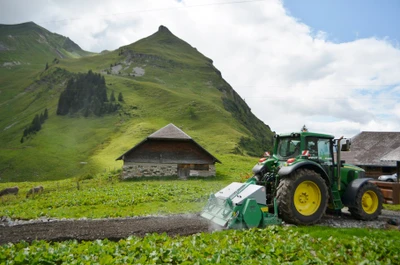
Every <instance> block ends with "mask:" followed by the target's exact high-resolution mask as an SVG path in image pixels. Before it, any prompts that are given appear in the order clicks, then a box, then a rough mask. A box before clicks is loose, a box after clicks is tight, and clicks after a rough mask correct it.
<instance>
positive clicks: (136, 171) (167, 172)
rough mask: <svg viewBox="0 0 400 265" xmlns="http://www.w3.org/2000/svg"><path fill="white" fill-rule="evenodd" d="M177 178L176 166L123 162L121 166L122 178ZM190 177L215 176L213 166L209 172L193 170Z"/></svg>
mask: <svg viewBox="0 0 400 265" xmlns="http://www.w3.org/2000/svg"><path fill="white" fill-rule="evenodd" d="M162 176H178V165H177V164H152V163H133V162H125V163H124V166H123V172H122V178H123V179H129V178H137V177H162ZM189 176H190V177H197V176H199V177H211V176H215V166H214V165H210V166H209V170H193V169H191V170H190V172H189Z"/></svg>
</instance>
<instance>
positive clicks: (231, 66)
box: [0, 0, 400, 137]
mask: <svg viewBox="0 0 400 265" xmlns="http://www.w3.org/2000/svg"><path fill="white" fill-rule="evenodd" d="M227 2H228V0H226V1H222V0H218V1H216V0H209V1H207V2H204V1H199V0H183V1H174V0H169V1H165V0H152V1H145V0H136V1H129V0H123V1H94V0H90V1H76V0H73V1H51V0H47V1H46V0H40V1H39V0H37V1H22V0H15V1H6V2H5V4H4V6H3V7H2V9H1V11H0V17H1V21H0V23H18V22H24V21H35V22H38V23H39V24H41V25H42V26H44V27H46V28H47V29H49V30H51V31H53V32H57V33H59V34H62V35H65V36H68V37H70V38H71V39H72V40H73V41H75V42H76V43H77V44H79V45H80V46H81V47H82V48H84V49H86V50H90V51H96V52H100V51H102V50H104V49H108V50H114V49H117V48H118V47H120V46H123V45H127V44H129V43H132V42H135V41H137V40H139V39H141V38H144V37H147V36H149V35H151V34H153V33H154V32H155V31H156V30H157V29H158V26H159V25H165V26H167V27H168V28H169V29H170V30H171V31H172V32H173V33H174V34H175V35H177V36H178V37H180V38H181V39H183V40H185V41H187V42H188V43H190V44H191V45H192V46H194V47H196V48H197V49H198V50H199V51H200V52H201V53H203V54H204V55H205V56H207V57H209V58H211V59H213V61H214V65H215V66H216V67H217V68H218V69H219V70H220V71H221V72H222V75H223V77H224V78H225V79H226V80H227V81H228V83H230V84H231V85H232V86H233V88H234V89H235V90H236V91H237V92H238V93H239V94H240V95H241V96H242V97H243V98H245V100H246V102H247V103H248V104H249V106H250V107H251V108H252V111H253V112H254V113H255V114H256V115H257V116H258V117H259V118H260V119H262V120H263V121H264V122H265V123H266V124H268V125H270V127H271V129H272V130H275V131H277V132H287V131H293V130H299V129H300V128H301V127H302V126H303V124H306V125H307V127H308V128H309V129H310V130H315V131H322V132H326V133H332V134H334V135H335V136H341V135H344V136H346V137H351V136H353V135H355V134H356V133H358V132H359V131H361V130H389V131H394V130H395V131H400V125H399V124H400V123H399V120H400V105H399V103H398V102H399V99H400V91H399V90H400V75H399V72H400V49H399V47H395V46H393V44H391V43H390V42H389V41H387V40H379V39H375V38H372V37H371V38H368V39H357V40H354V41H352V42H347V43H335V42H332V41H329V38H328V37H329V32H322V31H319V29H311V28H310V27H308V26H307V25H305V24H304V23H302V22H300V21H299V20H298V19H296V18H293V17H291V16H290V14H288V12H287V11H286V10H285V9H284V7H283V5H282V2H281V1H279V0H268V1H256V2H251V3H236V4H227ZM22 7H24V8H22ZM40 22H42V23H40Z"/></svg>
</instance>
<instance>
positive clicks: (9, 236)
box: [0, 210, 400, 245]
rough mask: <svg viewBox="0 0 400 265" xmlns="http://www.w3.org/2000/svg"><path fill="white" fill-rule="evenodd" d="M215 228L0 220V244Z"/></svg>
mask: <svg viewBox="0 0 400 265" xmlns="http://www.w3.org/2000/svg"><path fill="white" fill-rule="evenodd" d="M389 219H392V220H397V221H398V222H399V223H400V212H392V211H385V210H384V211H383V213H382V215H381V216H380V217H379V219H378V220H376V221H369V222H365V221H358V220H354V219H353V218H352V217H351V216H350V214H349V213H348V212H346V211H344V212H343V213H342V214H341V215H340V216H338V215H334V216H333V215H327V216H324V217H323V219H322V220H321V222H320V223H319V224H318V225H323V226H330V227H342V228H347V227H363V228H365V227H370V228H379V229H385V228H386V227H387V221H388V220H389ZM215 227H216V226H213V225H212V224H210V223H208V221H207V220H205V219H203V218H201V217H200V216H199V215H198V214H180V215H170V216H148V217H131V218H112V219H97V220H96V219H94V220H90V219H88V220H54V219H53V220H52V219H40V220H32V221H28V222H27V221H12V220H4V219H3V220H2V222H0V245H2V244H6V243H9V242H12V243H15V242H19V241H21V240H25V241H27V242H31V241H33V240H47V241H63V240H68V239H77V240H95V239H105V238H108V239H109V240H119V239H121V238H127V237H129V236H144V235H146V234H147V233H164V232H165V233H167V234H168V235H171V236H173V235H191V234H195V233H199V232H210V231H212V230H214V229H215Z"/></svg>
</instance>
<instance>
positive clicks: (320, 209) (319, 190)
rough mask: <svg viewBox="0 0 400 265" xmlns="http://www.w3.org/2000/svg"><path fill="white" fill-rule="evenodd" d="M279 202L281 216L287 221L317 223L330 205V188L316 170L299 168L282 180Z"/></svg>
mask: <svg viewBox="0 0 400 265" xmlns="http://www.w3.org/2000/svg"><path fill="white" fill-rule="evenodd" d="M277 202H278V208H279V216H280V217H281V218H282V219H283V220H284V221H285V222H287V223H292V224H298V225H311V224H315V223H317V222H318V221H319V220H320V219H321V217H322V216H323V215H324V213H325V210H326V207H327V205H328V188H327V186H326V184H325V181H324V180H323V179H322V177H321V176H320V175H319V174H318V173H316V172H315V171H312V170H309V169H298V170H296V171H295V172H294V173H292V174H291V175H290V176H288V177H286V178H284V179H282V180H281V181H280V183H279V186H278V190H277Z"/></svg>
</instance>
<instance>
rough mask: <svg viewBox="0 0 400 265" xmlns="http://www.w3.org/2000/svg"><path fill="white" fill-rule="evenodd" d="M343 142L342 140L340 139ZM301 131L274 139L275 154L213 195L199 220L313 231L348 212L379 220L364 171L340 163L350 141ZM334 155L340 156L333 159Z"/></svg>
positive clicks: (378, 199) (375, 195) (374, 192)
mask: <svg viewBox="0 0 400 265" xmlns="http://www.w3.org/2000/svg"><path fill="white" fill-rule="evenodd" d="M342 138H343V137H342ZM342 138H340V139H334V137H333V136H332V135H327V134H320V133H312V132H308V131H303V132H299V133H290V134H280V135H276V136H275V141H274V151H273V153H272V155H270V154H269V153H268V152H266V153H265V154H264V157H263V158H261V159H260V160H259V162H258V163H257V164H256V165H255V166H254V168H253V173H254V176H253V177H251V178H249V179H248V180H247V181H246V182H245V183H238V182H234V183H232V184H230V185H229V186H227V187H225V188H224V189H222V190H220V191H218V192H217V193H215V194H212V195H211V196H210V198H209V200H208V203H207V205H206V207H205V208H204V209H203V211H202V212H201V216H202V217H204V218H206V219H208V220H211V221H212V222H214V223H216V224H218V225H220V226H222V227H226V228H251V227H264V226H267V225H270V224H280V223H282V220H283V221H285V222H286V223H291V224H297V225H312V224H315V223H317V222H319V221H320V219H321V217H322V216H323V215H324V214H325V213H326V212H327V211H329V212H332V213H340V212H341V209H342V208H343V207H348V209H349V211H350V213H351V215H352V216H353V217H354V218H356V219H359V220H366V221H368V220H374V219H377V218H378V216H379V215H380V214H381V211H382V201H383V196H382V193H381V191H380V190H379V188H378V187H377V186H375V185H374V184H373V183H371V182H369V180H370V179H369V178H365V171H364V170H363V169H362V168H359V167H356V166H353V165H349V164H346V163H345V162H344V161H341V160H340V153H341V151H348V150H349V148H350V141H349V140H346V142H345V143H344V144H342V143H341V141H342ZM335 153H336V156H335Z"/></svg>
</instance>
